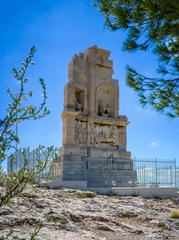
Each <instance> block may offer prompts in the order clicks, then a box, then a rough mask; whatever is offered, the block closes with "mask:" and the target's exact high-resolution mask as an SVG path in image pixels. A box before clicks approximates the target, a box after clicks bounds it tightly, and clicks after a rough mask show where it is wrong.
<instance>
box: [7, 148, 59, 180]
mask: <svg viewBox="0 0 179 240" xmlns="http://www.w3.org/2000/svg"><path fill="white" fill-rule="evenodd" d="M47 154H48V151H47V150H46V149H43V148H42V147H41V146H39V147H37V148H36V149H34V150H30V148H29V147H28V148H20V149H18V150H17V151H16V152H14V153H13V154H12V155H11V156H9V157H8V159H7V172H8V173H9V172H11V171H13V172H17V171H19V170H20V169H23V168H24V167H25V165H26V164H28V166H26V167H29V169H31V170H33V169H35V168H36V167H37V163H38V161H45V159H46V157H47ZM54 158H55V155H52V156H51V159H49V161H48V163H47V164H46V166H45V167H44V169H43V171H42V172H41V173H40V174H39V177H40V178H45V177H47V176H48V177H55V175H57V174H56V173H54V168H53V161H54ZM26 160H28V163H27V162H26Z"/></svg>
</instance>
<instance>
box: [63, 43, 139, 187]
mask: <svg viewBox="0 0 179 240" xmlns="http://www.w3.org/2000/svg"><path fill="white" fill-rule="evenodd" d="M109 56H110V51H108V50H104V49H101V48H98V47H96V46H93V47H90V48H88V49H87V50H86V51H85V52H84V53H80V54H78V55H74V57H73V58H72V60H71V62H70V63H69V72H68V78H69V82H68V84H67V85H66V86H65V93H64V95H65V96H64V98H65V99H64V111H63V113H62V119H63V147H62V148H61V156H62V157H61V158H62V163H63V166H62V179H63V181H87V186H88V187H110V186H133V185H135V181H136V172H135V171H134V170H133V161H132V160H131V155H130V152H128V151H127V149H126V146H127V141H126V127H127V125H128V120H127V117H126V116H124V115H121V114H120V113H119V87H118V81H117V80H114V79H112V74H113V62H112V61H111V60H109Z"/></svg>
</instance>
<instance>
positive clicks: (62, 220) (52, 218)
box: [46, 214, 69, 224]
mask: <svg viewBox="0 0 179 240" xmlns="http://www.w3.org/2000/svg"><path fill="white" fill-rule="evenodd" d="M46 219H47V222H60V223H62V224H67V223H68V222H69V221H68V219H67V218H66V217H64V216H57V215H53V214H48V215H47V216H46Z"/></svg>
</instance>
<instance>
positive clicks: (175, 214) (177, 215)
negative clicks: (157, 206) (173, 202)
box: [170, 209, 179, 218]
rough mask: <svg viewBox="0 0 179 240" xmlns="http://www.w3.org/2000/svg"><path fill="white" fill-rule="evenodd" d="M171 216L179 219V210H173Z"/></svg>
mask: <svg viewBox="0 0 179 240" xmlns="http://www.w3.org/2000/svg"><path fill="white" fill-rule="evenodd" d="M170 216H171V217H172V218H179V210H178V209H172V210H171V213H170Z"/></svg>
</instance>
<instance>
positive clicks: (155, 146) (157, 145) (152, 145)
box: [150, 142, 160, 148]
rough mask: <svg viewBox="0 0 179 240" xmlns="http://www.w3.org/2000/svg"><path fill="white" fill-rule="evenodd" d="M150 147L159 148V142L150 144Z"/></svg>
mask: <svg viewBox="0 0 179 240" xmlns="http://www.w3.org/2000/svg"><path fill="white" fill-rule="evenodd" d="M150 146H151V147H153V148H159V147H160V144H159V142H151V143H150Z"/></svg>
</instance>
